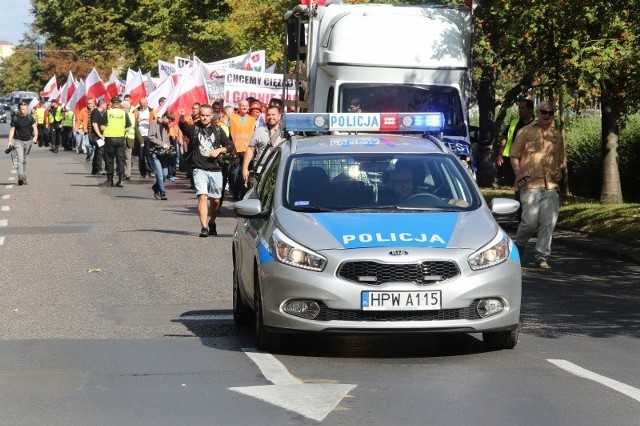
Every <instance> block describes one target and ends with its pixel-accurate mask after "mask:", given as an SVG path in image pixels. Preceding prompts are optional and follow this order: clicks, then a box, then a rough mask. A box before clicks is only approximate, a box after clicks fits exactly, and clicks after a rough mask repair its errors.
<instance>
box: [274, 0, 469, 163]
mask: <svg viewBox="0 0 640 426" xmlns="http://www.w3.org/2000/svg"><path fill="white" fill-rule="evenodd" d="M328 3H330V4H328V5H326V6H318V5H316V6H313V7H309V6H305V5H299V6H296V7H295V8H293V9H291V10H290V11H288V12H287V13H286V14H285V20H286V22H287V42H286V44H287V49H286V52H285V70H286V71H289V69H290V68H291V67H292V65H293V64H295V72H294V73H293V74H289V75H288V77H289V78H293V79H294V80H295V81H297V85H296V87H297V88H298V96H297V98H298V99H297V100H295V101H287V103H288V106H289V107H290V108H291V109H295V110H297V111H304V112H331V113H336V112H345V113H347V112H380V113H387V112H440V113H442V114H443V115H444V118H445V126H444V128H443V131H442V135H441V137H442V139H443V141H444V142H445V143H447V144H448V145H449V147H450V148H451V149H452V151H454V153H456V154H458V156H459V157H461V158H465V157H468V158H469V160H468V161H470V158H471V137H470V134H469V118H468V113H467V112H468V102H469V100H468V98H469V91H470V85H471V76H470V70H471V34H472V28H471V11H470V9H468V8H466V7H440V6H397V5H387V4H341V3H339V2H328ZM290 98H292V96H290V95H288V94H285V96H284V97H283V99H290ZM465 159H467V158H465Z"/></svg>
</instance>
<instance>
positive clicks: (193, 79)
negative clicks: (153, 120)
mask: <svg viewBox="0 0 640 426" xmlns="http://www.w3.org/2000/svg"><path fill="white" fill-rule="evenodd" d="M194 102H199V103H201V104H208V103H209V95H208V94H207V85H206V81H205V79H204V70H203V68H202V65H198V66H196V67H195V68H194V69H193V72H192V73H185V74H183V75H182V77H181V78H180V82H179V83H178V85H177V86H176V87H175V89H173V91H172V92H171V96H169V97H168V98H167V101H166V102H165V103H164V105H162V107H160V108H159V109H158V111H157V113H158V116H161V115H162V114H164V112H165V111H171V112H173V113H174V114H175V115H176V116H177V115H178V109H179V108H180V107H182V108H183V109H184V110H185V111H190V110H191V106H192V105H193V104H194ZM175 123H177V117H176V122H174V124H175Z"/></svg>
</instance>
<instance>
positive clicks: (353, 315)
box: [315, 301, 480, 321]
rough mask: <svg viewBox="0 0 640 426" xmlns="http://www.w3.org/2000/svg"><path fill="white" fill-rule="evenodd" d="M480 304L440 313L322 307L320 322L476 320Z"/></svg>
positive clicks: (445, 310) (476, 303)
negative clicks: (477, 308)
mask: <svg viewBox="0 0 640 426" xmlns="http://www.w3.org/2000/svg"><path fill="white" fill-rule="evenodd" d="M477 306H478V302H477V301H475V302H473V303H472V304H471V305H469V306H467V307H466V308H459V309H441V310H439V311H360V310H338V309H331V308H328V307H326V306H325V305H324V304H321V305H320V314H319V315H318V316H317V317H316V318H315V319H316V320H319V321H447V320H460V319H462V320H465V319H466V320H476V319H480V316H479V315H478V313H477V312H476V307H477Z"/></svg>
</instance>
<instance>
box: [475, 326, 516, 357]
mask: <svg viewBox="0 0 640 426" xmlns="http://www.w3.org/2000/svg"><path fill="white" fill-rule="evenodd" d="M519 335H520V325H517V326H516V327H515V328H513V329H511V330H505V331H489V332H486V333H482V340H483V341H484V344H485V346H486V347H487V349H489V350H492V351H498V350H502V349H513V348H515V347H516V345H517V344H518V336H519Z"/></svg>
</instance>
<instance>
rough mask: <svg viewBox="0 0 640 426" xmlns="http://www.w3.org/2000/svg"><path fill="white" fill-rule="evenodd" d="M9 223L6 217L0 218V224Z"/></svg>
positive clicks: (5, 224)
mask: <svg viewBox="0 0 640 426" xmlns="http://www.w3.org/2000/svg"><path fill="white" fill-rule="evenodd" d="M7 225H9V221H8V220H7V219H0V226H7Z"/></svg>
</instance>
